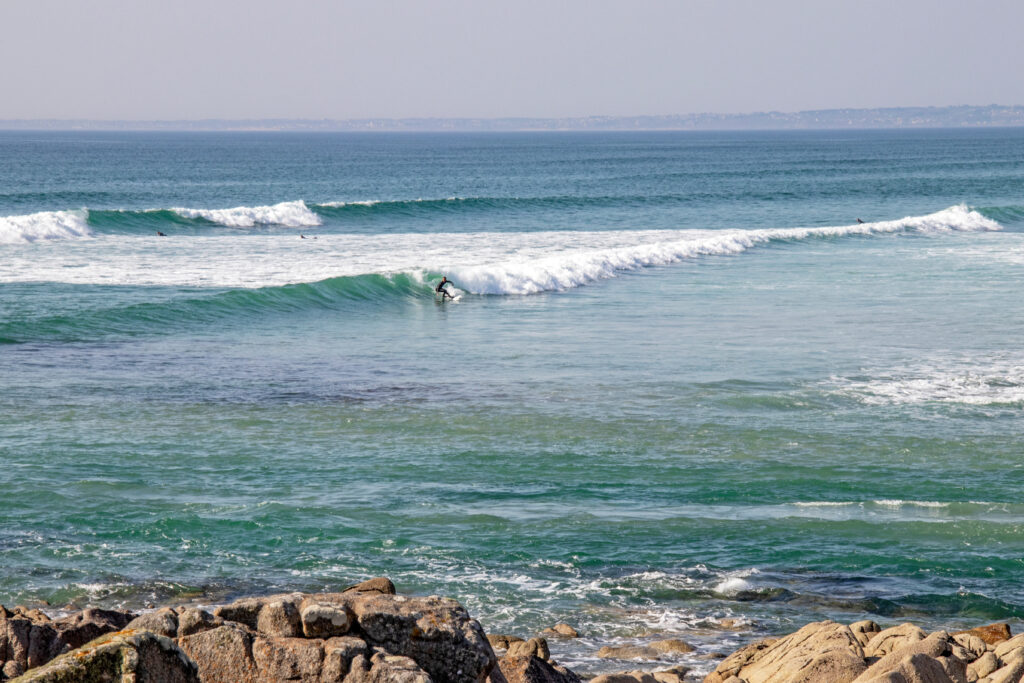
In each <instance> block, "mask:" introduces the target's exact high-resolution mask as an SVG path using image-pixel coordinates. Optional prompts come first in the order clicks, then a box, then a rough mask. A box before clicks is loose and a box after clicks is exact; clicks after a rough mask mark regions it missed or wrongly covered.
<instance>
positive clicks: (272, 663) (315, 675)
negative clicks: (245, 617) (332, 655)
mask: <svg viewBox="0 0 1024 683" xmlns="http://www.w3.org/2000/svg"><path fill="white" fill-rule="evenodd" d="M252 658H253V661H255V662H256V668H257V669H258V670H259V676H260V679H261V680H262V681H303V682H308V683H319V682H320V671H321V668H322V667H323V661H324V650H323V642H322V641H320V640H307V639H305V638H287V637H275V638H263V637H257V638H255V639H254V640H253V642H252Z"/></svg>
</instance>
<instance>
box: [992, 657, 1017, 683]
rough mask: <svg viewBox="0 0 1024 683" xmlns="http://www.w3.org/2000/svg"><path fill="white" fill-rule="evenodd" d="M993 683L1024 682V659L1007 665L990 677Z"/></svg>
mask: <svg viewBox="0 0 1024 683" xmlns="http://www.w3.org/2000/svg"><path fill="white" fill-rule="evenodd" d="M988 678H989V679H990V680H991V681H992V683H1019V682H1020V681H1021V680H1024V658H1017V659H1015V660H1013V661H1012V662H1009V663H1006V664H1005V665H1004V666H1003V667H1001V668H999V669H996V670H995V671H993V672H992V673H990V674H989V675H988Z"/></svg>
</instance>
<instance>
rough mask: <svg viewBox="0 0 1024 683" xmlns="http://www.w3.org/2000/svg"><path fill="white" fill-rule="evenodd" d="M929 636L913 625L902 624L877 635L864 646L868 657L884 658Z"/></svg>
mask: <svg viewBox="0 0 1024 683" xmlns="http://www.w3.org/2000/svg"><path fill="white" fill-rule="evenodd" d="M926 635H927V634H926V633H925V632H924V631H922V630H921V629H920V628H918V627H917V626H914V625H913V624H911V623H906V624H900V625H899V626H893V627H892V628H887V629H885V630H884V631H880V632H879V633H877V634H875V636H874V637H873V638H871V640H869V641H868V644H867V645H865V646H864V655H865V656H866V657H882V656H885V655H887V654H889V653H890V652H892V651H894V650H898V649H899V648H901V647H903V646H904V645H909V644H910V643H913V642H916V641H918V640H924V639H925V636H926Z"/></svg>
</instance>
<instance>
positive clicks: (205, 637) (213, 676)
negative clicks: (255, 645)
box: [178, 622, 261, 683]
mask: <svg viewBox="0 0 1024 683" xmlns="http://www.w3.org/2000/svg"><path fill="white" fill-rule="evenodd" d="M178 645H179V646H180V647H181V649H182V650H183V651H184V652H185V654H187V655H188V656H189V657H190V658H192V660H193V661H194V662H195V663H196V665H197V666H198V669H199V675H200V679H201V680H202V682H203V683H261V682H260V679H259V672H258V670H257V668H256V662H255V661H254V660H253V655H252V635H251V634H250V632H249V630H248V629H246V628H245V627H244V626H242V625H240V624H238V623H234V622H228V623H225V624H223V625H222V626H218V627H217V628H213V629H209V630H206V631H201V632H199V633H195V634H193V635H190V636H185V637H184V638H179V639H178Z"/></svg>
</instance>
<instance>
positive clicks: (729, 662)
mask: <svg viewBox="0 0 1024 683" xmlns="http://www.w3.org/2000/svg"><path fill="white" fill-rule="evenodd" d="M778 641H779V639H778V638H766V639H764V640H758V641H756V642H753V643H750V644H749V645H744V646H743V647H741V648H740V649H738V650H736V652H733V653H732V654H731V655H729V656H728V657H726V658H725V659H723V660H722V663H721V664H719V665H718V667H716V668H715V670H714V671H712V672H711V673H710V674H708V675H707V676H705V677H704V683H725V681H727V680H728V679H729V678H732V677H734V676H736V673H737V672H738V671H740V670H742V669H743V668H744V667H746V666H747V665H749V664H750V663H751V662H753V661H755V660H756V659H757V658H758V657H760V656H761V655H762V654H764V652H765V650H767V649H768V648H770V647H771V646H772V645H774V644H775V643H777V642H778Z"/></svg>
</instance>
